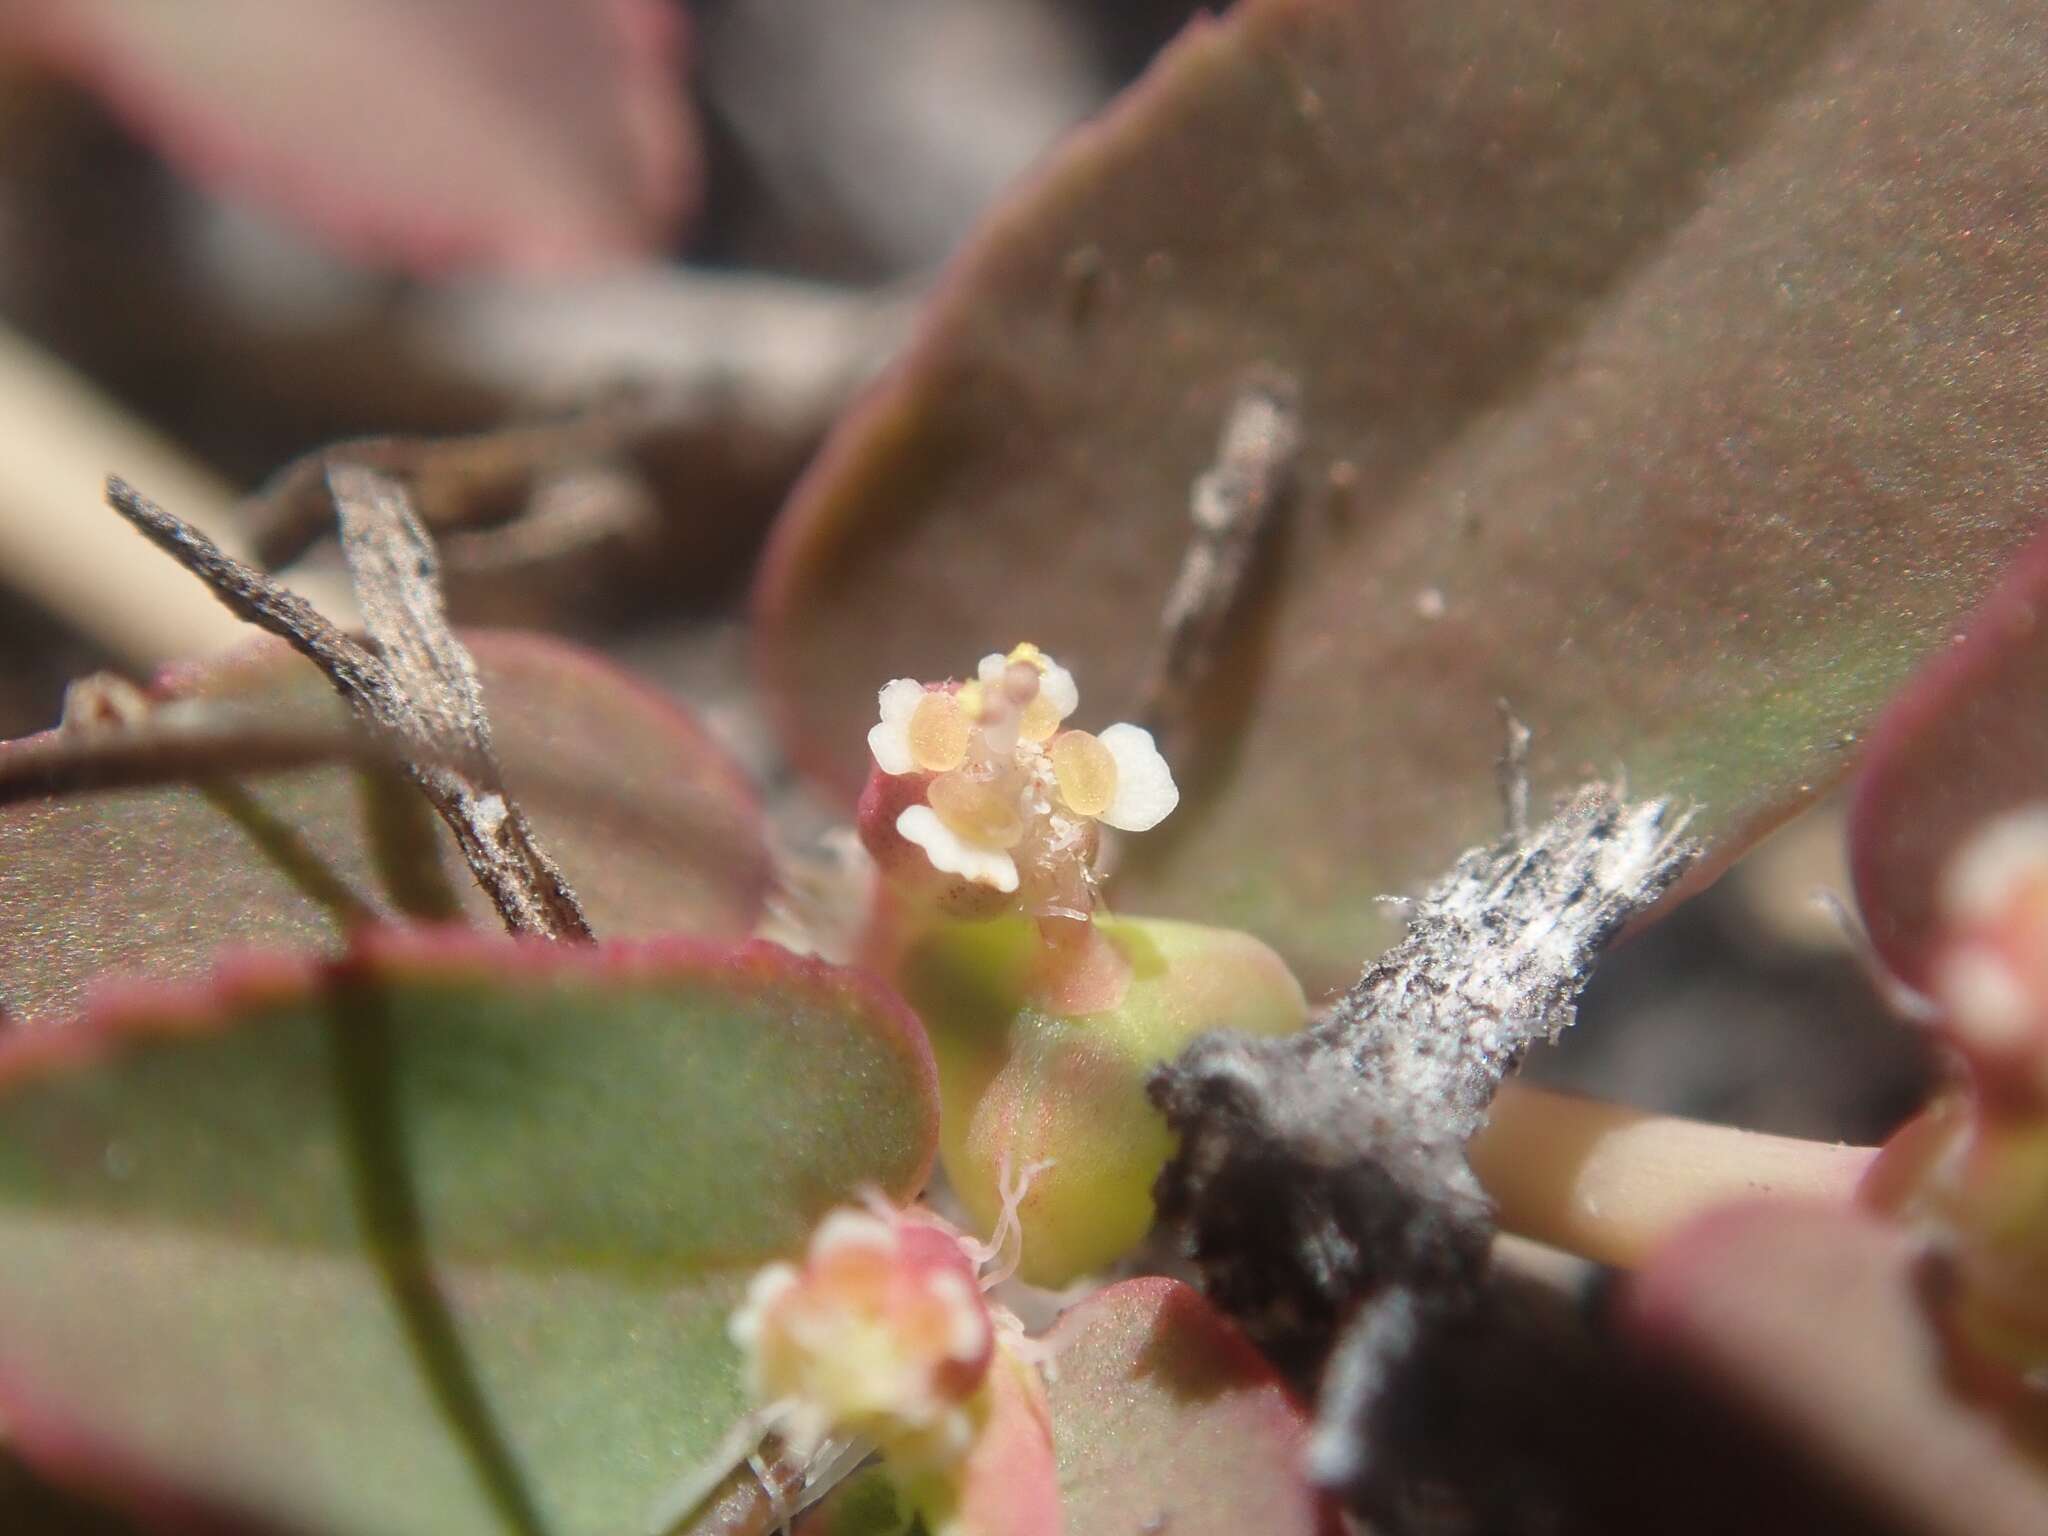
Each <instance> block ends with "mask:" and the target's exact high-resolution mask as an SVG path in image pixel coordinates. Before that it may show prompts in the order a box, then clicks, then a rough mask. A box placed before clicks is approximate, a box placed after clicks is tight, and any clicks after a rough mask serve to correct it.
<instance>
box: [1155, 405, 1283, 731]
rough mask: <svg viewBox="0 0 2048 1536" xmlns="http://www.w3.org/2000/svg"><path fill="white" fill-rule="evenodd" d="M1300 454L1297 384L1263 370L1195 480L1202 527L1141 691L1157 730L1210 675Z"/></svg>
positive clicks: (1170, 723)
mask: <svg viewBox="0 0 2048 1536" xmlns="http://www.w3.org/2000/svg"><path fill="white" fill-rule="evenodd" d="M1300 452H1301V419H1300V414H1299V394H1298V390H1297V387H1296V385H1295V383H1294V381H1293V380H1292V379H1291V378H1288V377H1286V376H1285V375H1283V374H1280V373H1278V372H1274V371H1270V370H1269V371H1265V372H1262V373H1261V374H1259V375H1258V376H1257V377H1255V378H1254V379H1253V380H1251V381H1250V382H1249V383H1247V384H1246V386H1245V387H1244V389H1243V390H1242V391H1241V392H1240V393H1239V394H1238V397H1237V399H1236V400H1235V401H1234V402H1233V403H1232V405H1231V408H1230V414H1229V416H1228V417H1226V418H1225V420H1224V423H1223V431H1222V434H1221V436H1220V437H1219V439H1218V441H1217V444H1216V459H1215V462H1214V464H1212V465H1211V466H1210V468H1209V470H1208V471H1207V472H1206V473H1204V474H1203V475H1201V476H1200V477H1199V478H1198V479H1197V480H1196V481H1195V484H1194V489H1193V492H1192V494H1191V495H1190V497H1189V502H1188V513H1189V517H1190V518H1191V520H1192V521H1193V524H1194V529H1193V533H1192V536H1191V538H1190V541H1189V544H1188V548H1187V553H1186V554H1185V555H1184V556H1183V557H1182V560H1181V566H1180V572H1179V574H1178V575H1177V576H1176V577H1175V579H1174V583H1173V588H1172V590H1171V591H1169V592H1168V593H1167V597H1166V602H1165V605H1164V606H1163V607H1162V608H1161V610H1160V616H1159V629H1160V635H1159V646H1158V650H1157V651H1156V652H1155V654H1154V657H1153V662H1152V666H1151V669H1150V671H1149V672H1148V673H1147V674H1146V678H1145V682H1144V684H1143V686H1142V687H1141V689H1140V690H1139V696H1138V705H1137V708H1136V710H1135V713H1136V715H1137V718H1138V719H1139V720H1140V721H1142V722H1143V723H1144V724H1145V725H1147V726H1148V727H1150V728H1151V729H1152V730H1154V731H1156V732H1161V733H1165V732H1168V731H1170V730H1172V729H1173V728H1174V727H1175V726H1176V725H1178V724H1179V722H1180V719H1181V717H1182V715H1183V714H1184V712H1185V710H1186V707H1187V701H1188V698H1189V696H1190V695H1191V694H1192V693H1193V692H1194V690H1195V689H1196V688H1197V687H1198V686H1199V685H1200V684H1201V682H1202V680H1203V678H1204V677H1206V676H1207V674H1208V671H1209V669H1210V667H1211V666H1212V665H1213V664H1214V662H1215V659H1216V646H1217V641H1218V639H1219V637H1220V636H1221V634H1222V631H1223V627H1224V624H1225V622H1226V621H1227V620H1228V619H1229V617H1230V614H1231V611H1232V610H1233V609H1234V608H1235V607H1236V606H1237V602H1238V599H1239V597H1240V596H1241V594H1242V591H1243V588H1244V581H1245V577H1246V575H1247V574H1248V573H1249V572H1250V570H1251V565H1252V556H1253V555H1254V553H1256V551H1257V549H1258V547H1259V541H1260V538H1261V536H1262V535H1263V534H1264V533H1265V531H1266V529H1267V527H1268V526H1269V525H1270V524H1271V522H1272V519H1273V515H1274V513H1275V511H1276V510H1277V509H1278V508H1279V507H1280V505H1281V503H1282V502H1283V501H1284V500H1285V498H1286V496H1287V494H1288V490H1289V486H1290V483H1291V481H1292V479H1293V474H1294V464H1295V460H1296V458H1297V457H1298V456H1299V455H1300Z"/></svg>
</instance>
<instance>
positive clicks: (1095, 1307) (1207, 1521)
mask: <svg viewBox="0 0 2048 1536" xmlns="http://www.w3.org/2000/svg"><path fill="white" fill-rule="evenodd" d="M1051 1345H1052V1348H1053V1349H1054V1350H1055V1351H1056V1353H1055V1354H1054V1357H1053V1359H1054V1366H1053V1369H1052V1370H1051V1372H1050V1373H1049V1377H1048V1380H1047V1383H1046V1392H1047V1397H1048V1400H1049V1402H1050V1404H1051V1408H1052V1432H1053V1447H1054V1451H1055V1454H1056V1455H1057V1457H1058V1460H1059V1472H1060V1493H1061V1498H1062V1501H1063V1503H1064V1513H1065V1516H1066V1536H1128V1533H1129V1532H1132V1531H1171V1532H1173V1533H1174V1536H1241V1533H1243V1532H1246V1531H1259V1532H1262V1533H1264V1536H1297V1533H1299V1536H1316V1533H1332V1532H1335V1531H1337V1530H1338V1529H1339V1527H1338V1525H1337V1521H1336V1516H1335V1513H1334V1511H1333V1510H1332V1509H1331V1508H1330V1506H1329V1505H1328V1504H1327V1503H1326V1502H1325V1501H1324V1500H1323V1499H1322V1498H1321V1497H1319V1496H1318V1495H1317V1494H1316V1492H1315V1491H1314V1490H1313V1489H1312V1488H1310V1487H1309V1486H1308V1484H1307V1482H1306V1481H1305V1480H1304V1479H1303V1477H1302V1475H1301V1465H1300V1464H1301V1452H1302V1446H1303V1442H1304V1441H1305V1440H1306V1438H1307V1435H1308V1415H1307V1413H1306V1411H1305V1410H1304V1409H1303V1408H1302V1406H1301V1404H1300V1403H1298V1402H1297V1401H1295V1399H1294V1397H1293V1395H1292V1394H1291V1393H1290V1392H1289V1391H1288V1390H1287V1388H1286V1386H1285V1385H1284V1384H1283V1383H1282V1382H1281V1380H1280V1378H1279V1376H1278V1375H1276V1374H1275V1372H1274V1370H1273V1368H1272V1366H1271V1365H1269V1364H1267V1362H1266V1360H1265V1358H1264V1357H1263V1356H1261V1355H1260V1354H1259V1352H1258V1351H1257V1350H1255V1349H1254V1348H1252V1346H1251V1344H1250V1343H1249V1341H1247V1340H1246V1339H1245V1337H1244V1336H1243V1335H1242V1334H1240V1333H1239V1332H1238V1331H1237V1329H1236V1328H1235V1327H1234V1326H1233V1325H1232V1324H1231V1322H1230V1321H1229V1320H1228V1319H1227V1318H1225V1317H1224V1316H1223V1315H1222V1314H1221V1313H1220V1312H1218V1311H1216V1310H1215V1308H1213V1307H1211V1306H1210V1305H1209V1303H1208V1302H1206V1301H1204V1300H1203V1299H1202V1297H1201V1296H1200V1294H1198V1293H1197V1292H1195V1291H1192V1290H1190V1289H1189V1288H1188V1287H1187V1286H1184V1285H1182V1284H1180V1283H1179V1282H1178V1281H1175V1280H1166V1279H1160V1278H1157V1277H1148V1278H1146V1279H1142V1280H1127V1281H1125V1282H1124V1283H1123V1284H1121V1285H1115V1286H1111V1287H1110V1288H1109V1289H1108V1290H1106V1291H1103V1292H1102V1293H1100V1294H1099V1295H1097V1296H1093V1297H1091V1298H1090V1299H1089V1300H1087V1301H1085V1302H1083V1303H1082V1304H1081V1305H1080V1306H1078V1307H1076V1308H1074V1309H1073V1310H1072V1311H1071V1312H1069V1313H1067V1314H1066V1315H1065V1316H1064V1317H1062V1318H1061V1319H1060V1323H1059V1326H1058V1327H1057V1328H1056V1329H1054V1330H1053V1333H1052V1338H1051Z"/></svg>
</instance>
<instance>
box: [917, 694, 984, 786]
mask: <svg viewBox="0 0 2048 1536" xmlns="http://www.w3.org/2000/svg"><path fill="white" fill-rule="evenodd" d="M969 728H970V727H969V722H968V719H967V716H966V714H965V713H964V712H963V711H962V710H961V708H960V701H959V700H958V699H957V698H956V697H955V696H954V695H952V694H950V693H927V694H926V695H925V696H924V697H923V698H922V699H920V700H919V701H918V705H917V708H916V709H915V710H913V711H912V712H911V716H910V724H909V727H908V734H909V738H910V757H911V761H912V762H914V763H916V764H917V766H918V768H919V769H920V770H921V771H923V772H925V773H946V772H949V771H950V770H952V769H954V768H958V767H959V766H960V765H961V764H962V763H964V762H966V761H967V733H968V730H969Z"/></svg>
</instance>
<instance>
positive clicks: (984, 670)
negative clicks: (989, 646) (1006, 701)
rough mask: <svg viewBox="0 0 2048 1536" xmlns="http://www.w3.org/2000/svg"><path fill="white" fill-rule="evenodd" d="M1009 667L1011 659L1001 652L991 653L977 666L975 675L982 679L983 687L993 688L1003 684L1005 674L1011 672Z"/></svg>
mask: <svg viewBox="0 0 2048 1536" xmlns="http://www.w3.org/2000/svg"><path fill="white" fill-rule="evenodd" d="M1009 667H1010V658H1009V657H1007V656H1005V655H1003V654H1002V653H1001V652H1000V651H990V652H989V653H988V654H987V655H986V656H984V657H982V658H981V660H980V661H979V662H978V663H977V664H976V665H975V668H974V675H975V676H976V677H977V678H979V679H980V681H981V686H982V687H984V688H993V687H995V686H996V685H997V684H999V683H1000V682H1002V680H1003V674H1004V673H1005V672H1007V671H1008V670H1009Z"/></svg>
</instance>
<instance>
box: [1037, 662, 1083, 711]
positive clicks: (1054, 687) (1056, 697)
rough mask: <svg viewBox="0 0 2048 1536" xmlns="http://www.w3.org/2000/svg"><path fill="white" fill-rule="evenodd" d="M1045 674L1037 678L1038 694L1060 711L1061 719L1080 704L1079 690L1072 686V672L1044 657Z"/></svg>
mask: <svg viewBox="0 0 2048 1536" xmlns="http://www.w3.org/2000/svg"><path fill="white" fill-rule="evenodd" d="M1044 661H1045V675H1044V676H1043V677H1041V678H1040V679H1039V680H1038V692H1039V696H1040V697H1041V698H1043V699H1044V700H1045V701H1046V703H1048V704H1050V705H1051V706H1052V707H1053V708H1054V709H1056V710H1058V711H1059V713H1060V718H1061V719H1062V720H1064V719H1066V718H1067V716H1069V715H1071V714H1072V713H1073V712H1074V711H1075V710H1076V709H1077V708H1079V707H1080V704H1081V690H1080V689H1079V688H1077V687H1075V686H1074V674H1073V673H1071V672H1069V671H1068V670H1067V669H1066V668H1065V667H1063V666H1061V665H1060V664H1059V663H1058V662H1056V661H1054V660H1053V659H1052V658H1051V657H1050V656H1047V657H1045V658H1044Z"/></svg>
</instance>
